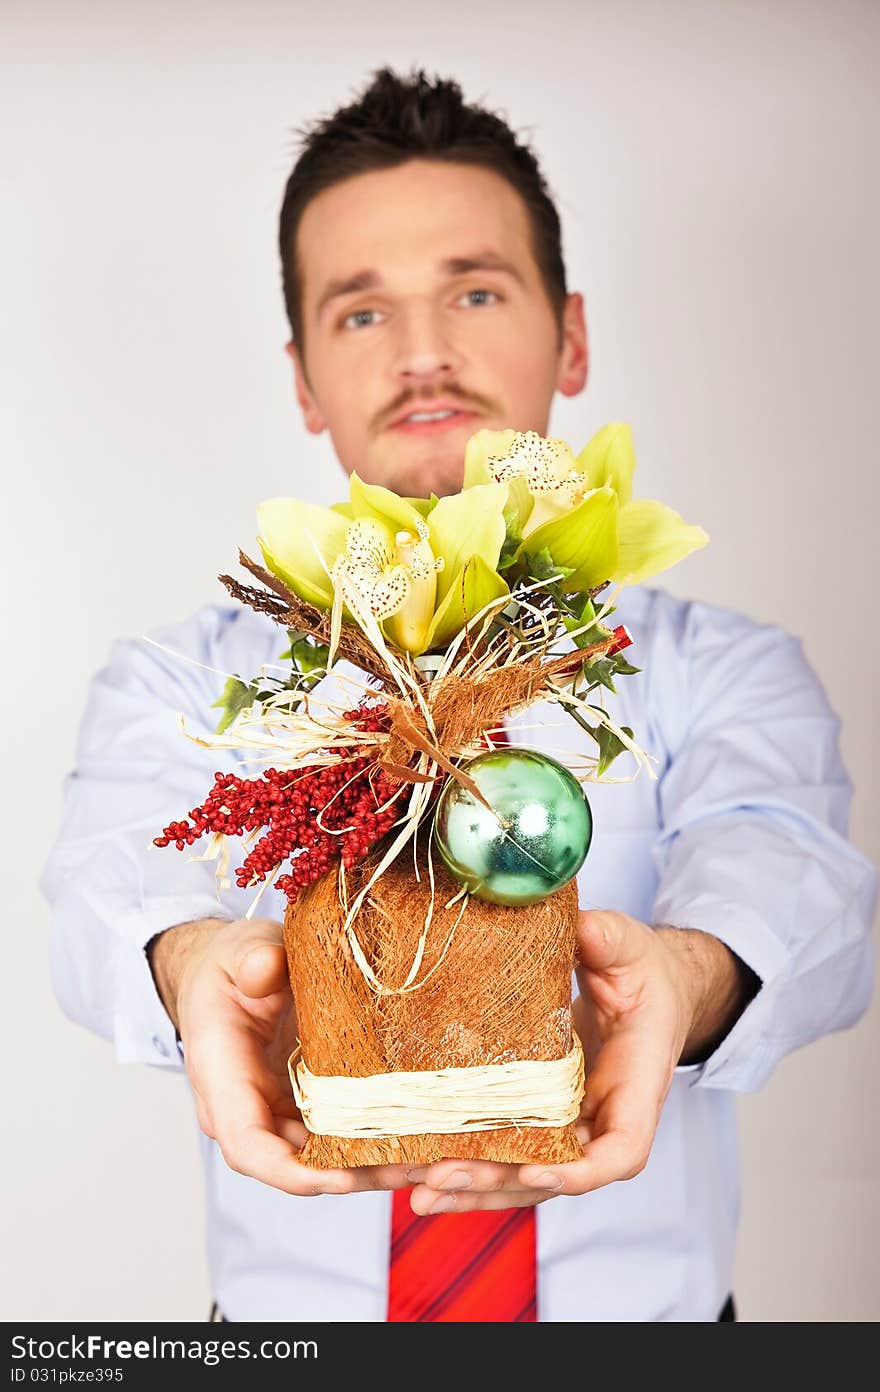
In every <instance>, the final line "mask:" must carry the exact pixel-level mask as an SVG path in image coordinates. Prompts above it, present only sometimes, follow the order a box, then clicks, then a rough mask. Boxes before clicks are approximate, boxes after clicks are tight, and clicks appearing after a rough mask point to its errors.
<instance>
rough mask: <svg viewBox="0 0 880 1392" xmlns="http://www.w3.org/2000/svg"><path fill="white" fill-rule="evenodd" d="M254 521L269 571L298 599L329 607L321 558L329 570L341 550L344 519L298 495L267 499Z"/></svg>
mask: <svg viewBox="0 0 880 1392" xmlns="http://www.w3.org/2000/svg"><path fill="white" fill-rule="evenodd" d="M257 523H258V526H259V530H260V537H259V541H260V550H261V551H262V553H263V559H264V560H265V562H266V565H267V566H268V567H269V569H270V570H271V572H272V574H273V575H277V576H278V578H279V579H280V580H283V581H284V583H285V585H288V586H289V587H290V589H291V590H293V593H294V594H296V595H299V597H300V599H304V600H306V601H307V602H308V603H309V604H316V605H317V606H318V607H319V608H321V609H329V608H330V606H331V604H332V603H333V588H332V586H331V584H330V577H329V575H328V574H327V572H326V571H325V569H324V566H323V565H322V564H321V558H323V561H324V563H325V564H326V565H327V567H328V569H330V568H332V566H333V562H334V561H335V560H336V557H337V556H338V555H340V554H341V553H342V552H343V551H344V550H345V541H346V537H347V535H348V528H349V525H350V523H349V521H348V519H347V518H345V517H340V515H339V513H338V512H333V511H331V509H330V508H323V507H316V506H315V505H314V504H313V503H303V502H300V501H299V499H298V498H269V499H268V501H266V502H265V503H261V504H260V506H259V507H258V508H257ZM319 553H320V556H319Z"/></svg>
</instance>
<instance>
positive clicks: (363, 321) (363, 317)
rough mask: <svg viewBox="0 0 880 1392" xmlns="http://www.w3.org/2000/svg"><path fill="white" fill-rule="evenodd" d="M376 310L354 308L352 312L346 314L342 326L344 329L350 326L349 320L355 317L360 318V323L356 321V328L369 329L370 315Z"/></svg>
mask: <svg viewBox="0 0 880 1392" xmlns="http://www.w3.org/2000/svg"><path fill="white" fill-rule="evenodd" d="M376 312H377V311H376V310H375V309H353V310H352V312H351V314H346V316H345V318H344V319H343V321H342V327H343V328H344V329H346V328H348V326H349V321H350V320H352V319H355V320H360V322H359V323H356V324H355V325H354V327H355V328H356V329H368V328H369V327H370V319H369V316H370V315H371V314H375V313H376Z"/></svg>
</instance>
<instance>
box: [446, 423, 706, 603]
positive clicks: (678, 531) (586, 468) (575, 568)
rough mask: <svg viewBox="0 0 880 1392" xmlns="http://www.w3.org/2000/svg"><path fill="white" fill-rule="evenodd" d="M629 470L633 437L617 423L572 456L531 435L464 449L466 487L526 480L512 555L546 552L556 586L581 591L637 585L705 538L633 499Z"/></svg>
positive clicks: (479, 439)
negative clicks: (556, 574)
mask: <svg viewBox="0 0 880 1392" xmlns="http://www.w3.org/2000/svg"><path fill="white" fill-rule="evenodd" d="M634 470H635V451H634V449H633V443H632V432H631V430H630V428H629V426H628V425H626V424H624V423H621V422H613V423H612V424H610V425H606V426H603V428H602V429H601V430H600V431H598V432H597V433H596V435H594V436H593V438H592V439H591V440H590V441H589V442H588V443H587V445H586V446H585V447H584V449H583V450H582V451H581V453H580V454H579V455H578V456H577V457H575V455H574V454H573V453H572V450H571V449H570V447H569V446H568V445H567V444H566V442H565V441H564V440H560V439H556V438H553V437H545V436H542V435H539V434H538V433H537V432H536V431H534V430H526V431H517V430H497V431H495V430H478V431H477V432H476V433H475V434H474V435H472V436H471V437H470V439H469V440H468V442H467V445H466V447H465V474H464V487H465V489H466V490H468V491H470V490H472V489H473V488H474V487H477V486H480V485H481V484H482V485H485V484H486V483H487V482H489V481H491V480H494V481H497V482H501V481H508V482H509V484H510V485H511V487H512V486H513V485H517V486H519V487H521V486H522V484H523V483H524V484H525V486H526V488H527V489H528V493H529V497H530V500H531V503H530V506H523V504H522V503H520V506H519V514H518V522H519V530H518V533H517V535H518V536H519V538H521V541H520V545H519V549H518V552H517V557H516V558H517V559H519V558H525V557H526V556H536V555H538V554H540V553H542V552H543V553H547V554H549V555H550V557H551V558H552V561H553V563H554V564H555V565H557V566H559V567H560V569H561V570H565V571H566V572H567V574H566V575H565V576H564V578H563V579H562V580H561V582H560V583H561V585H562V588H563V589H565V590H570V591H577V590H586V589H589V588H591V587H593V586H596V585H600V584H602V583H603V582H604V581H606V580H610V581H616V582H618V583H620V584H635V583H637V582H639V581H642V580H645V579H647V578H648V577H649V576H652V575H656V574H657V573H658V572H659V571H661V570H665V569H667V568H668V567H669V566H671V565H674V564H676V562H677V561H680V560H682V559H683V558H684V557H685V556H687V555H689V554H690V552H691V551H695V550H697V549H698V548H699V547H701V546H705V545H706V543H707V542H708V540H709V538H708V536H707V534H706V532H705V531H704V530H703V528H702V527H695V526H690V525H688V524H687V523H686V522H685V521H684V520H683V519H682V517H681V516H680V515H679V514H678V513H677V512H673V511H672V509H671V508H668V507H666V506H664V504H663V503H658V502H655V501H653V500H652V499H647V498H642V499H637V500H634V499H633V497H632V477H633V472H634ZM519 496H520V497H521V496H522V495H521V494H520V495H519Z"/></svg>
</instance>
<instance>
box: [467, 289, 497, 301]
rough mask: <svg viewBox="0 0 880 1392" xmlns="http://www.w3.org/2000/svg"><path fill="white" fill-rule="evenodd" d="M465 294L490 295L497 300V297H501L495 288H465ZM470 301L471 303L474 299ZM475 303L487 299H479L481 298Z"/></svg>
mask: <svg viewBox="0 0 880 1392" xmlns="http://www.w3.org/2000/svg"><path fill="white" fill-rule="evenodd" d="M465 295H466V296H468V297H469V296H471V295H492V296H493V297H494V298H495V299H496V300H499V299H500V298H501V297H500V295H498V294H497V292H496V291H495V290H466V291H465ZM471 303H472V304H473V303H474V301H473V300H471ZM476 303H477V304H486V303H487V301H486V300H485V299H481V300H477V301H476Z"/></svg>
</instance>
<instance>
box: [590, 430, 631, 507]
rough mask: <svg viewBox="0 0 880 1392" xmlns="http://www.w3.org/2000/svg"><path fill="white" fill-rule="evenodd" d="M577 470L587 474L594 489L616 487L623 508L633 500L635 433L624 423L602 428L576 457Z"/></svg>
mask: <svg viewBox="0 0 880 1392" xmlns="http://www.w3.org/2000/svg"><path fill="white" fill-rule="evenodd" d="M576 463H577V467H578V469H580V471H581V473H583V474H586V476H587V482H588V483H589V486H590V487H591V488H604V487H605V486H608V487H609V488H613V489H614V491H615V493H616V494H617V497H618V501H619V502H620V505H621V507H623V506H624V505H625V504H626V503H628V502H629V500H630V498H631V497H632V479H633V473H634V472H635V467H636V454H635V450H634V448H633V439H632V431H631V430H630V428H629V426H628V425H625V424H624V423H623V422H620V421H614V422H612V423H611V424H610V425H603V427H602V429H601V430H599V431H597V433H596V434H595V435H594V436H593V438H592V440H590V441H589V443H588V444H586V445H584V448H583V449H582V450H581V452H580V454H579V455H578V457H577V461H576Z"/></svg>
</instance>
